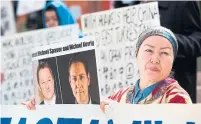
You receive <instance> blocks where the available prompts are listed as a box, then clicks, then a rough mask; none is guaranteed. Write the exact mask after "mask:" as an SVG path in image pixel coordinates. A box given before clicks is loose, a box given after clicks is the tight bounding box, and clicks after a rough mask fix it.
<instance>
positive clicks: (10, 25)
mask: <svg viewBox="0 0 201 124" xmlns="http://www.w3.org/2000/svg"><path fill="white" fill-rule="evenodd" d="M0 6H1V36H6V35H11V34H14V33H16V26H15V20H14V14H13V13H14V11H13V7H12V3H11V1H1V5H0Z"/></svg>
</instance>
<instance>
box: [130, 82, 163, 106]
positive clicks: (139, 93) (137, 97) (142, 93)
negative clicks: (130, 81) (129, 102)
mask: <svg viewBox="0 0 201 124" xmlns="http://www.w3.org/2000/svg"><path fill="white" fill-rule="evenodd" d="M139 81H140V80H138V81H137V82H136V84H135V92H134V97H133V104H136V103H138V102H140V101H141V100H143V99H145V98H146V97H147V96H148V95H149V94H150V93H151V92H152V91H153V90H154V88H155V87H156V86H157V85H158V84H159V83H155V84H152V85H150V86H149V87H147V88H145V89H143V90H141V89H140V87H139Z"/></svg>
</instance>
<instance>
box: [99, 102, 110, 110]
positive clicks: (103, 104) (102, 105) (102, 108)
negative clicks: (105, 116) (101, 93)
mask: <svg viewBox="0 0 201 124" xmlns="http://www.w3.org/2000/svg"><path fill="white" fill-rule="evenodd" d="M105 105H109V102H106V101H102V102H101V103H100V108H101V110H102V111H103V112H105Z"/></svg>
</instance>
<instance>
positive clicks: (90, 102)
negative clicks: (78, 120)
mask: <svg viewBox="0 0 201 124" xmlns="http://www.w3.org/2000/svg"><path fill="white" fill-rule="evenodd" d="M75 104H78V103H77V100H76V99H75ZM88 104H92V101H91V97H90V96H89V103H88Z"/></svg>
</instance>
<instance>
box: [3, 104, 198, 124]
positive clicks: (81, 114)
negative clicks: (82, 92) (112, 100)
mask: <svg viewBox="0 0 201 124" xmlns="http://www.w3.org/2000/svg"><path fill="white" fill-rule="evenodd" d="M1 108H2V111H1V121H2V122H3V121H4V122H5V121H7V123H9V121H10V122H11V124H13V123H19V122H20V121H21V123H22V122H23V124H36V123H37V122H38V124H50V122H52V123H53V124H71V123H73V122H74V123H73V124H200V123H201V118H200V115H201V104H193V105H192V104H188V105H186V104H150V105H131V104H116V105H114V104H113V105H111V106H108V107H106V112H105V113H103V112H102V111H101V110H100V107H99V105H46V106H45V105H38V106H36V110H32V111H31V110H28V109H27V108H26V107H25V106H20V105H17V106H12V105H3V106H1ZM59 120H60V121H59ZM61 120H63V121H61ZM72 121H73V122H72ZM39 122H40V123H39ZM48 122H49V123H48ZM64 122H65V123H64Z"/></svg>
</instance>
